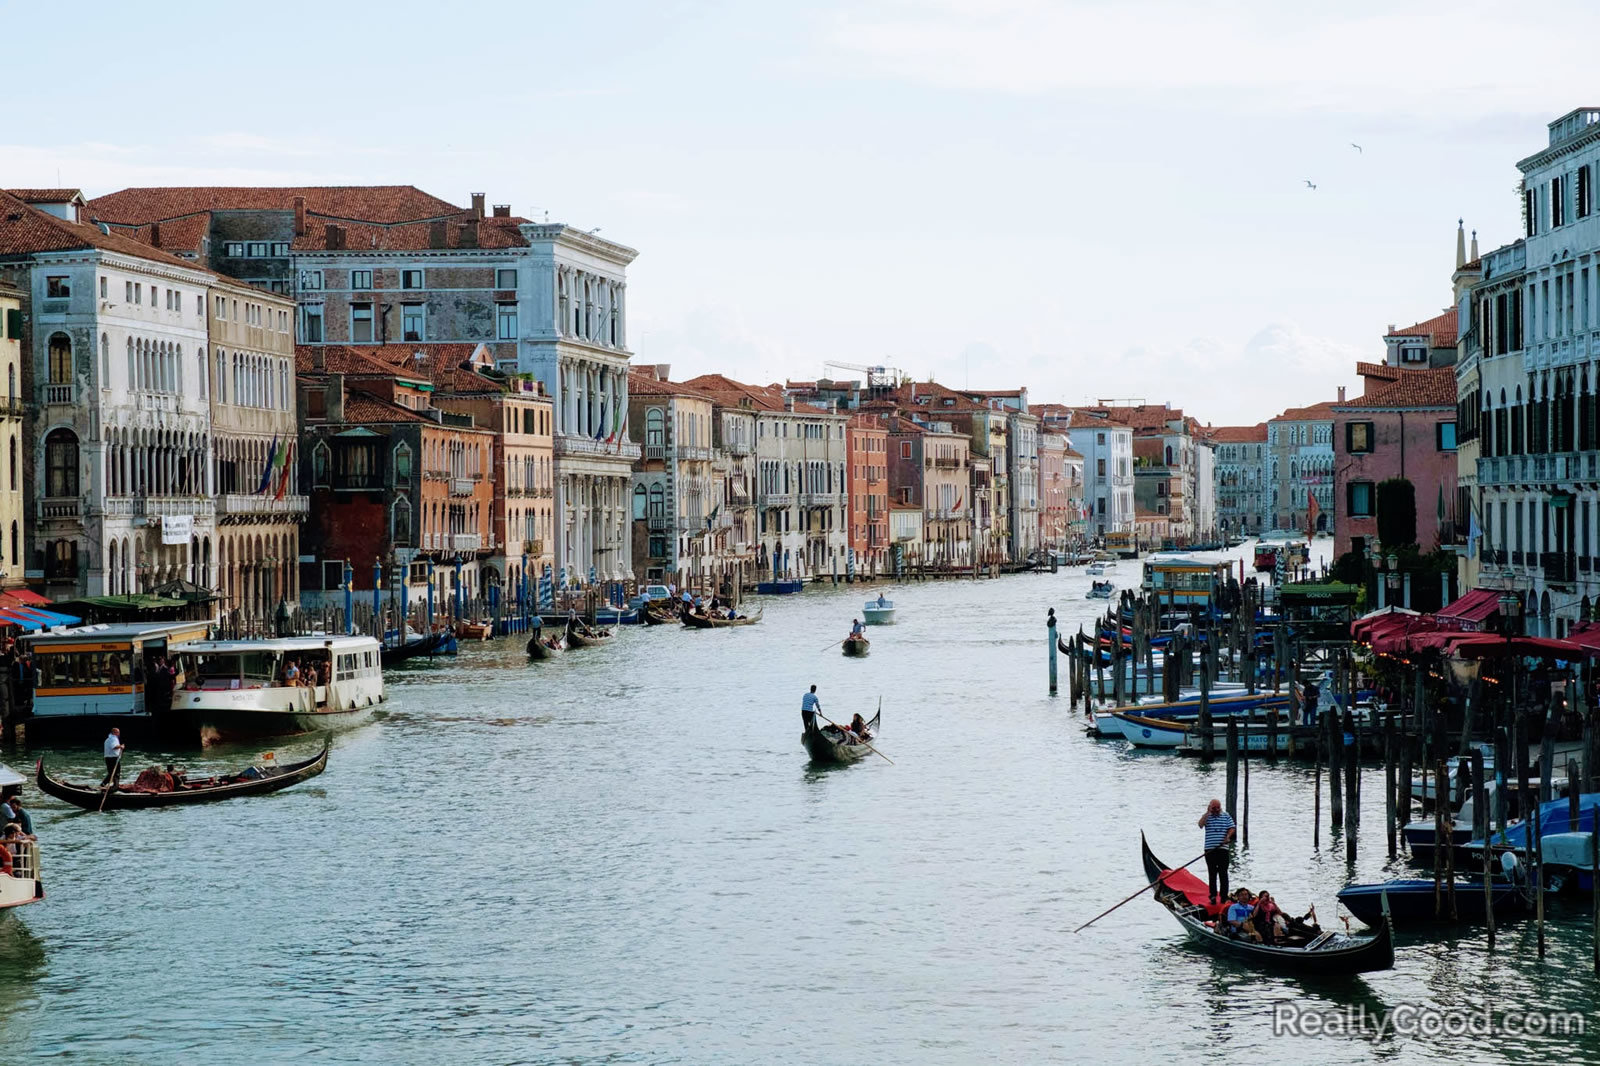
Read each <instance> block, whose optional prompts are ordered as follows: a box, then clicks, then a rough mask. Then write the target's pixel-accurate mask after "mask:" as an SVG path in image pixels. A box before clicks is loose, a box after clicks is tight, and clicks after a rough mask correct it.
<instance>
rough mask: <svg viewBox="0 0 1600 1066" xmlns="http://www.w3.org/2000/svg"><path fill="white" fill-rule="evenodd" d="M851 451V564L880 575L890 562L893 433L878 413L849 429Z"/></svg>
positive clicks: (855, 418)
mask: <svg viewBox="0 0 1600 1066" xmlns="http://www.w3.org/2000/svg"><path fill="white" fill-rule="evenodd" d="M844 436H845V443H846V444H847V445H848V450H849V452H850V464H849V466H848V467H847V468H846V484H847V487H848V489H849V500H850V503H849V523H850V547H849V550H850V559H849V562H850V564H851V565H852V566H853V567H854V569H855V572H856V573H858V574H860V573H867V574H872V573H879V572H882V571H884V570H886V569H887V567H888V562H889V469H888V452H889V433H888V430H887V429H886V428H885V427H884V424H883V420H882V419H881V418H880V417H879V416H877V415H874V414H868V413H859V414H856V415H854V416H853V417H851V419H850V422H849V424H848V425H846V426H845V434H844Z"/></svg>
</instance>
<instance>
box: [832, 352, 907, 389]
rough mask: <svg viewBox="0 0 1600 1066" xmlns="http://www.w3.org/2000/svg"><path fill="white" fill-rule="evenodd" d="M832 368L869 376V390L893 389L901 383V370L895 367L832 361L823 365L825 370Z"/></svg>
mask: <svg viewBox="0 0 1600 1066" xmlns="http://www.w3.org/2000/svg"><path fill="white" fill-rule="evenodd" d="M830 366H834V367H838V368H839V369H840V370H859V371H861V373H863V374H865V375H867V388H868V389H892V388H894V387H895V386H896V385H898V384H899V383H900V378H901V376H902V372H901V370H900V368H898V367H893V366H862V365H861V364H859V363H841V362H838V361H837V360H832V359H830V360H829V361H827V362H826V363H823V364H822V368H823V369H824V370H826V369H827V368H828V367H830Z"/></svg>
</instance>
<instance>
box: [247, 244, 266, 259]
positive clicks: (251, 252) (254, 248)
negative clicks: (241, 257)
mask: <svg viewBox="0 0 1600 1066" xmlns="http://www.w3.org/2000/svg"><path fill="white" fill-rule="evenodd" d="M245 254H246V255H248V256H249V257H250V258H251V259H264V258H266V255H267V242H266V241H251V242H250V246H249V247H248V248H247V249H246V250H245Z"/></svg>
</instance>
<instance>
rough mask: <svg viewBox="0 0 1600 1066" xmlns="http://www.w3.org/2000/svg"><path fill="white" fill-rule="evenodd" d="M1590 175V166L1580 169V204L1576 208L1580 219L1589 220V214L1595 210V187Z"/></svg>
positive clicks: (1586, 165)
mask: <svg viewBox="0 0 1600 1066" xmlns="http://www.w3.org/2000/svg"><path fill="white" fill-rule="evenodd" d="M1590 174H1591V171H1590V169H1589V164H1587V163H1585V164H1584V165H1583V166H1581V167H1579V168H1578V202H1577V204H1575V205H1574V206H1575V207H1576V209H1577V210H1576V214H1577V216H1578V217H1579V218H1588V217H1589V212H1590V211H1592V210H1594V185H1593V183H1592V182H1591V180H1590Z"/></svg>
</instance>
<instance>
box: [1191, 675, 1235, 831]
mask: <svg viewBox="0 0 1600 1066" xmlns="http://www.w3.org/2000/svg"><path fill="white" fill-rule="evenodd" d="M1199 724H1200V736H1201V738H1202V740H1203V741H1204V744H1205V748H1204V752H1205V757H1206V758H1207V759H1209V758H1211V757H1212V755H1214V754H1215V753H1216V747H1215V744H1214V740H1213V738H1214V736H1215V731H1214V730H1213V729H1212V724H1213V723H1212V721H1211V679H1210V678H1209V677H1208V676H1207V672H1206V665H1205V661H1204V660H1201V663H1200V718H1199ZM1233 724H1234V721H1233V719H1232V718H1229V719H1228V725H1229V727H1230V729H1231V728H1232V726H1233ZM1229 735H1230V736H1231V737H1232V738H1233V739H1232V740H1230V741H1229V743H1230V744H1231V743H1236V742H1237V740H1238V735H1237V731H1233V732H1231V733H1230V734H1229ZM1238 769H1239V767H1238V752H1237V751H1236V750H1230V751H1229V753H1228V781H1229V787H1230V788H1231V787H1232V782H1233V775H1234V773H1235V772H1236V771H1237V770H1238ZM1228 813H1229V814H1232V813H1233V807H1232V806H1229V807H1228Z"/></svg>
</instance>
